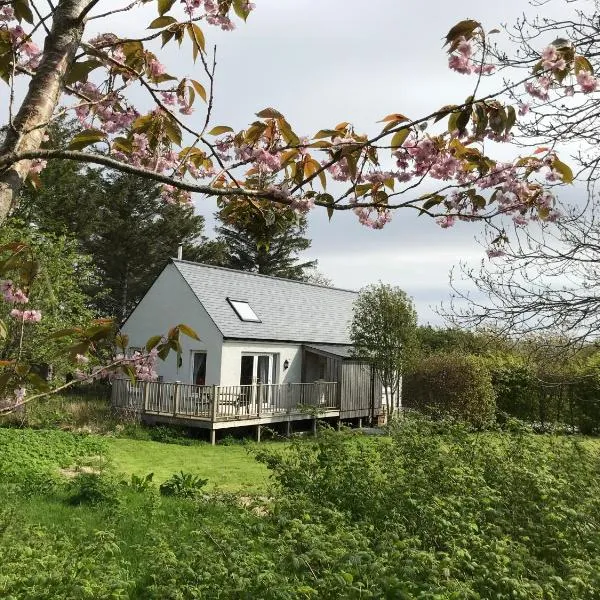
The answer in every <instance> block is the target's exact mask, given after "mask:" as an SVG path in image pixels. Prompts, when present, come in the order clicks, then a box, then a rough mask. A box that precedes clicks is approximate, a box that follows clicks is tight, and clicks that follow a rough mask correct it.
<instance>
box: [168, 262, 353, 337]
mask: <svg viewBox="0 0 600 600" xmlns="http://www.w3.org/2000/svg"><path fill="white" fill-rule="evenodd" d="M173 264H174V265H175V267H176V268H177V270H178V271H179V272H180V273H181V275H182V277H183V278H184V279H185V281H187V283H188V285H189V286H190V288H191V289H192V291H193V292H194V294H195V295H196V297H197V298H198V300H199V301H200V302H201V303H202V305H203V306H204V308H205V309H206V312H207V313H208V314H209V315H210V317H211V318H212V320H213V321H214V323H215V325H216V326H217V327H218V328H219V330H220V331H221V333H222V334H223V337H225V338H237V339H246V340H273V341H289V342H308V343H323V344H349V343H350V337H349V326H350V322H351V320H352V305H353V302H354V300H355V299H356V297H357V292H353V291H350V290H343V289H338V288H330V287H326V286H322V285H317V284H313V283H304V282H300V281H293V280H291V279H281V278H279V277H268V276H266V275H258V274H257V273H249V272H247V271H234V270H232V269H224V268H222V267H214V266H211V265H204V264H200V263H193V262H189V261H185V260H173ZM228 298H229V299H230V300H240V301H246V302H248V304H249V305H250V307H251V308H252V310H253V311H254V312H255V313H256V315H257V316H258V318H259V319H260V322H259V323H257V322H248V321H242V320H241V319H240V318H239V317H238V315H237V314H236V312H235V311H234V310H233V308H232V306H231V304H230V302H229V301H228Z"/></svg>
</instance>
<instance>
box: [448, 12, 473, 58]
mask: <svg viewBox="0 0 600 600" xmlns="http://www.w3.org/2000/svg"><path fill="white" fill-rule="evenodd" d="M478 27H481V24H480V23H479V22H478V21H474V20H473V19H465V20H464V21H460V22H458V23H457V24H456V25H455V26H454V27H452V29H450V31H449V32H448V33H447V35H446V44H450V49H449V50H448V52H453V51H454V47H455V43H456V42H457V40H458V39H460V38H461V37H464V38H466V39H467V40H468V39H471V38H472V37H473V33H474V31H475V30H476V29H477V28H478ZM446 44H444V45H446Z"/></svg>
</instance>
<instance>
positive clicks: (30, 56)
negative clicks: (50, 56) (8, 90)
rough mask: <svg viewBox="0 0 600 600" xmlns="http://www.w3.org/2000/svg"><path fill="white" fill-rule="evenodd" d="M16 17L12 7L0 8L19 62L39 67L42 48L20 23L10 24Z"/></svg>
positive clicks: (2, 19) (0, 18) (0, 15)
mask: <svg viewBox="0 0 600 600" xmlns="http://www.w3.org/2000/svg"><path fill="white" fill-rule="evenodd" d="M15 19H16V15H15V12H14V10H13V9H12V7H10V6H3V7H1V8H0V23H7V28H8V33H9V34H10V38H11V41H12V44H13V49H14V51H15V53H16V54H17V58H18V61H19V64H20V65H21V66H24V67H26V68H28V69H37V68H38V66H39V63H40V58H41V51H40V48H39V47H38V45H37V44H36V43H35V42H34V41H33V40H32V39H31V36H30V35H28V34H27V33H25V30H24V29H23V28H22V27H21V26H20V25H18V24H13V25H10V23H11V21H14V20H15Z"/></svg>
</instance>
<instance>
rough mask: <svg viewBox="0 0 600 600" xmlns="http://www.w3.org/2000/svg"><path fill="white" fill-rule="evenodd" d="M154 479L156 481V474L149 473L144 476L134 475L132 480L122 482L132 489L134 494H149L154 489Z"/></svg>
mask: <svg viewBox="0 0 600 600" xmlns="http://www.w3.org/2000/svg"><path fill="white" fill-rule="evenodd" d="M152 479H154V473H148V474H147V475H144V476H141V475H136V474H135V473H132V474H131V479H130V480H129V481H121V484H122V485H124V486H125V487H128V488H130V489H132V490H133V491H134V492H147V491H149V490H151V489H153V488H154V484H153V483H152Z"/></svg>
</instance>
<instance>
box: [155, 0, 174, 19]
mask: <svg viewBox="0 0 600 600" xmlns="http://www.w3.org/2000/svg"><path fill="white" fill-rule="evenodd" d="M173 4H175V0H158V14H159V15H160V16H161V17H162V16H163V15H164V14H166V13H168V12H169V11H170V10H171V8H172V7H173Z"/></svg>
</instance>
